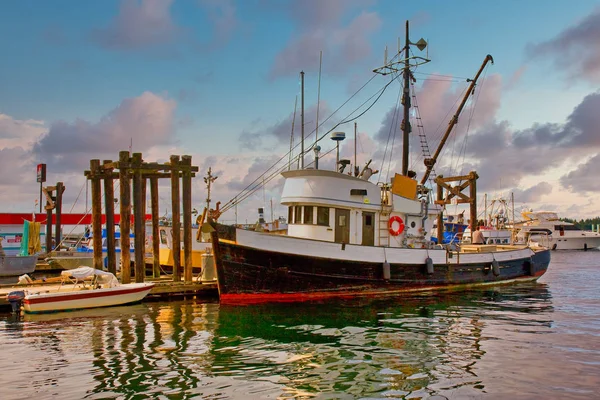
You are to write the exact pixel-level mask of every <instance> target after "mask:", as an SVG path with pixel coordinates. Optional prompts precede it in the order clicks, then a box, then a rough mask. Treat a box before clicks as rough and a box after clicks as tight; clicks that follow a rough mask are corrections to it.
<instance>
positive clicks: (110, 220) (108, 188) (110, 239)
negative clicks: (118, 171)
mask: <svg viewBox="0 0 600 400" xmlns="http://www.w3.org/2000/svg"><path fill="white" fill-rule="evenodd" d="M103 163H104V164H109V163H112V161H111V160H104V162H103ZM112 171H113V169H112V168H105V169H104V170H103V175H104V211H105V213H106V257H107V261H108V263H107V268H108V272H110V273H112V274H115V275H116V274H117V252H116V246H115V242H116V240H115V188H114V185H113V178H112Z"/></svg>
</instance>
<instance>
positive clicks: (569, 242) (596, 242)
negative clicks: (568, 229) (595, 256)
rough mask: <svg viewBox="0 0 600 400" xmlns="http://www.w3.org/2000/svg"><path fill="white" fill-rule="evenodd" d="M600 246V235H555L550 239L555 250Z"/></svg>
mask: <svg viewBox="0 0 600 400" xmlns="http://www.w3.org/2000/svg"><path fill="white" fill-rule="evenodd" d="M599 246H600V236H578V237H561V236H558V237H555V235H553V237H552V239H551V240H550V248H551V249H553V250H587V249H593V248H596V247H599Z"/></svg>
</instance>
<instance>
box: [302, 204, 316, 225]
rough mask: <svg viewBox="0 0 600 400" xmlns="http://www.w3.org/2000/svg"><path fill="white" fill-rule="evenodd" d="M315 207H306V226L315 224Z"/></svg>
mask: <svg viewBox="0 0 600 400" xmlns="http://www.w3.org/2000/svg"><path fill="white" fill-rule="evenodd" d="M314 209H315V208H314V207H313V206H304V223H305V224H310V225H312V224H314V222H313V212H314Z"/></svg>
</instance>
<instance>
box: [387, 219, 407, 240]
mask: <svg viewBox="0 0 600 400" xmlns="http://www.w3.org/2000/svg"><path fill="white" fill-rule="evenodd" d="M394 222H397V223H398V229H394ZM388 229H389V231H390V235H392V236H398V235H399V234H401V233H402V232H404V221H403V220H402V218H400V217H399V216H398V215H394V216H392V217H390V220H389V221H388Z"/></svg>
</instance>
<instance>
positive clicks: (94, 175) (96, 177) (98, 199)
mask: <svg viewBox="0 0 600 400" xmlns="http://www.w3.org/2000/svg"><path fill="white" fill-rule="evenodd" d="M89 176H90V180H91V182H92V184H91V186H92V243H93V246H94V268H95V269H102V187H101V184H100V160H97V159H96V160H91V161H90V175H89ZM50 217H52V215H50Z"/></svg>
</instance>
